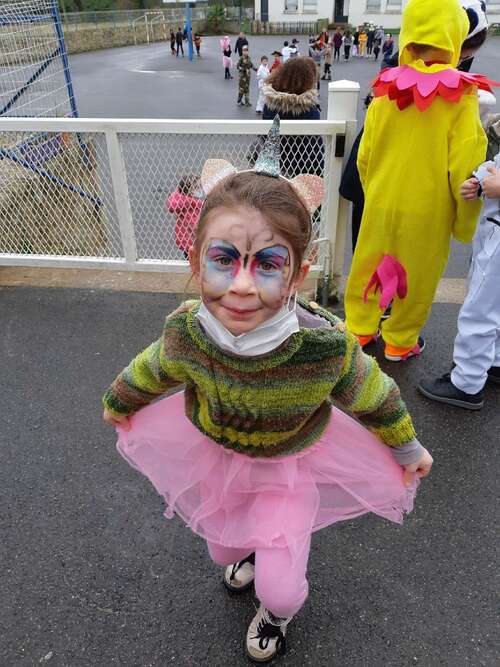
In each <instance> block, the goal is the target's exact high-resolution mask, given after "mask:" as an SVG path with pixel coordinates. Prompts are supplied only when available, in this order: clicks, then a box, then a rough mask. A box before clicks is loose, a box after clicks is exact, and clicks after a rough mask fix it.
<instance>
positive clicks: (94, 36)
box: [64, 21, 203, 53]
mask: <svg viewBox="0 0 500 667" xmlns="http://www.w3.org/2000/svg"><path fill="white" fill-rule="evenodd" d="M202 26H203V24H202V22H201V21H193V32H196V31H197V30H201V28H202ZM168 37H169V34H168V32H167V39H168ZM135 39H136V40H137V44H146V43H147V35H146V27H145V26H140V27H137V28H136V29H135ZM64 41H65V42H66V50H67V51H68V53H83V52H84V51H98V50H99V49H111V48H113V47H115V46H130V45H132V44H134V43H135V41H134V30H133V29H132V28H131V27H130V26H129V25H127V24H124V25H123V26H120V25H117V26H110V25H109V24H106V23H103V24H102V25H94V24H88V27H87V26H85V24H80V25H79V26H78V28H67V29H65V30H64ZM150 41H155V42H161V41H164V35H163V30H162V28H161V26H156V27H155V30H154V36H153V39H152V40H151V31H150Z"/></svg>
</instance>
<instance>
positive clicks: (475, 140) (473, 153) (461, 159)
mask: <svg viewBox="0 0 500 667" xmlns="http://www.w3.org/2000/svg"><path fill="white" fill-rule="evenodd" d="M478 104H479V103H478V98H477V94H476V92H474V94H473V95H472V94H471V95H465V96H464V97H463V98H462V101H461V105H462V111H461V113H460V114H459V115H458V116H457V119H456V122H455V123H454V125H453V127H452V130H451V132H450V138H449V157H448V164H449V179H450V188H451V192H452V194H453V197H454V199H455V202H456V215H455V220H454V223H453V227H452V233H453V237H454V238H455V239H456V240H457V241H461V242H462V243H470V242H471V241H472V237H473V236H474V232H475V230H476V225H477V219H478V216H479V213H480V211H481V201H480V200H474V201H464V200H463V199H462V197H461V196H460V186H461V185H462V183H463V182H464V181H466V180H467V179H468V178H470V177H471V176H472V172H473V171H474V170H475V169H477V167H478V166H479V165H480V164H482V163H483V162H484V160H485V157H486V148H487V139H486V135H485V133H484V130H483V128H482V127H481V122H480V119H479V110H478Z"/></svg>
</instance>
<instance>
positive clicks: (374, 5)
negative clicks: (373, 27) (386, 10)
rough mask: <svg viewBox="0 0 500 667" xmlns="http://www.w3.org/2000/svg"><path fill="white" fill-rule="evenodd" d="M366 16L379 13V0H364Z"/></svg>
mask: <svg viewBox="0 0 500 667" xmlns="http://www.w3.org/2000/svg"><path fill="white" fill-rule="evenodd" d="M366 12H367V14H374V13H378V12H380V0H366Z"/></svg>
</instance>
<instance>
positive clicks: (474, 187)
mask: <svg viewBox="0 0 500 667" xmlns="http://www.w3.org/2000/svg"><path fill="white" fill-rule="evenodd" d="M478 191H479V181H478V180H477V178H474V177H473V178H469V179H468V180H467V181H465V183H462V186H461V188H460V194H461V195H462V198H463V199H465V200H466V201H470V200H472V199H476V197H477V193H478Z"/></svg>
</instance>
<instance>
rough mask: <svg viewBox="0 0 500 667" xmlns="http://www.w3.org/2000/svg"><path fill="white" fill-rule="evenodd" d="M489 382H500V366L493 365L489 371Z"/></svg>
mask: <svg viewBox="0 0 500 667" xmlns="http://www.w3.org/2000/svg"><path fill="white" fill-rule="evenodd" d="M488 382H492V383H493V384H500V366H492V367H491V368H490V370H489V371H488Z"/></svg>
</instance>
